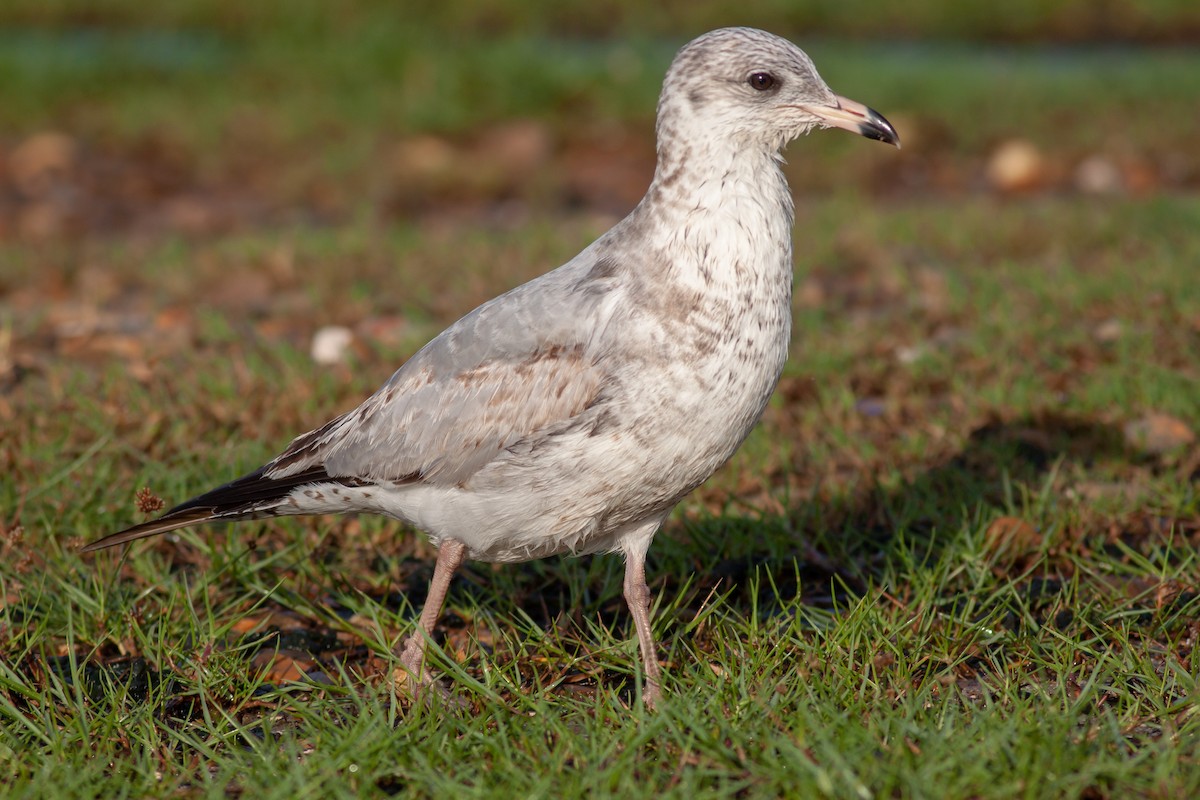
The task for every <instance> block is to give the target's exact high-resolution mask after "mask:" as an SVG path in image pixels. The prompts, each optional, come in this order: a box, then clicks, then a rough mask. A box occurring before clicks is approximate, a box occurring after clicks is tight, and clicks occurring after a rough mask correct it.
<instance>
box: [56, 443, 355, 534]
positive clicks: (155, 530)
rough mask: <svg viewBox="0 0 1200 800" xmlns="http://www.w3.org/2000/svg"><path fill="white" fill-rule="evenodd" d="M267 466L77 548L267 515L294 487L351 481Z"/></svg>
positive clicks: (319, 470)
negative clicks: (278, 473)
mask: <svg viewBox="0 0 1200 800" xmlns="http://www.w3.org/2000/svg"><path fill="white" fill-rule="evenodd" d="M268 466H269V465H268ZM267 469H268V467H267V466H264V467H259V468H258V469H256V470H254V471H253V472H251V473H249V474H248V475H243V476H242V477H240V478H238V479H237V480H233V481H230V482H229V483H227V484H225V485H223V486H218V487H217V488H216V489H213V490H211V491H208V492H205V493H204V494H202V495H199V496H197V497H193V498H192V499H191V500H188V501H186V502H183V503H180V504H179V505H177V506H175V507H174V508H172V509H171V510H170V511H168V512H167V513H165V514H163V515H162V516H161V517H159V518H158V519H154V520H150V521H149V522H143V523H140V524H138V525H133V526H131V527H129V528H125V529H124V530H120V531H117V532H116V533H110V534H109V535H108V536H104V537H102V538H100V539H97V540H96V541H94V542H90V543H89V544H86V545H84V546H83V547H82V548H80V551H79V552H81V553H91V552H94V551H96V550H103V549H104V548H106V547H115V546H116V545H119V544H125V543H126V542H132V541H135V540H137V539H144V538H146V537H147V536H155V535H157V534H160V533H166V532H167V531H173V530H176V529H178V528H186V527H188V526H190V525H198V524H200V523H202V522H208V521H210V520H218V519H224V520H235V519H239V518H245V517H252V516H256V515H271V514H272V513H278V512H272V511H271V510H270V509H271V508H272V504H273V503H274V501H277V500H282V499H283V498H285V497H287V496H288V494H290V493H291V491H292V490H293V489H295V488H296V487H298V486H303V485H305V484H309V483H319V482H321V481H327V480H337V481H343V482H344V481H350V480H353V479H350V478H330V477H329V474H328V473H327V472H326V471H325V468H324V467H323V466H316V467H309V468H308V469H305V470H302V471H300V472H297V473H295V474H293V475H287V476H285V477H282V478H273V477H270V476H268V475H267V474H266V472H267Z"/></svg>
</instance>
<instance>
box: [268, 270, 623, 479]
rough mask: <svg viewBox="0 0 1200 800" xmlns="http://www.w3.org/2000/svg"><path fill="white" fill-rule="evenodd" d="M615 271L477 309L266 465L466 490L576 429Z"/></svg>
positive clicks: (596, 383) (559, 275) (558, 274)
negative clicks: (498, 464)
mask: <svg viewBox="0 0 1200 800" xmlns="http://www.w3.org/2000/svg"><path fill="white" fill-rule="evenodd" d="M610 275H611V270H610V269H607V268H605V269H602V270H599V271H597V270H596V269H592V270H585V269H581V268H579V266H576V268H574V269H567V268H563V269H560V270H556V271H555V272H552V273H549V274H547V275H544V276H542V278H539V279H537V280H535V281H532V282H530V283H527V284H525V285H523V286H520V287H518V288H516V289H514V290H513V291H511V292H509V293H507V294H504V295H501V296H500V297H498V298H496V299H495V300H492V301H490V302H488V303H485V304H484V305H482V306H480V307H479V308H477V309H476V310H475V311H473V312H472V313H470V314H468V315H467V316H466V317H463V318H462V319H461V320H459V321H458V322H457V323H455V324H454V325H453V326H451V327H450V328H448V329H447V330H446V331H444V332H443V333H442V334H441V335H440V336H438V337H437V338H436V339H434V340H433V341H432V342H430V343H429V344H428V345H426V346H425V347H424V348H423V349H422V350H421V351H420V352H419V353H417V354H416V355H415V356H413V357H412V358H411V359H410V360H409V361H408V362H407V363H406V364H405V365H404V366H403V367H401V368H400V369H399V370H398V371H397V372H396V373H395V374H394V375H393V376H392V377H391V379H390V380H388V382H387V383H385V384H384V385H383V387H382V388H380V389H379V391H377V392H376V393H375V394H374V395H372V396H371V397H370V398H368V399H367V400H366V401H365V402H364V403H363V404H362V405H360V406H359V407H358V408H356V409H354V410H353V411H350V412H348V413H346V414H343V415H342V416H340V417H338V418H337V419H334V420H332V421H331V422H329V423H328V424H326V425H325V426H323V427H321V428H318V429H317V430H315V431H312V432H310V433H307V434H304V435H303V436H300V437H298V438H297V439H295V440H294V441H293V442H292V443H291V444H290V445H289V446H288V448H287V449H286V450H285V451H284V452H283V453H281V454H280V455H279V456H278V457H276V458H275V459H274V460H273V461H271V462H270V463H269V464H267V465H266V467H265V468H264V470H263V473H264V476H265V477H267V478H270V479H275V480H279V479H284V478H286V477H288V476H290V475H292V474H295V473H299V472H304V471H306V470H311V469H313V468H315V467H321V468H323V469H324V471H325V472H326V473H327V474H328V475H329V476H330V477H332V478H356V479H360V480H368V481H406V480H421V481H427V482H431V483H438V484H454V483H459V482H462V481H464V480H466V479H467V478H469V477H470V476H471V475H472V474H474V473H475V472H476V471H477V470H479V469H480V468H481V467H483V466H484V465H485V464H487V463H488V462H489V461H491V460H492V459H493V458H495V457H496V456H497V455H498V454H499V453H500V452H501V451H503V450H504V449H505V448H508V447H511V446H512V445H514V444H516V443H518V442H520V441H522V440H524V439H527V438H529V437H532V436H538V435H541V434H548V433H551V432H553V431H555V430H558V429H561V428H562V427H563V426H567V427H569V426H570V424H571V423H572V421H573V420H576V418H577V417H579V415H580V414H581V413H582V412H584V410H585V409H587V408H589V407H591V406H593V405H594V404H595V403H596V402H597V401H598V399H599V398H600V396H601V393H602V391H603V389H604V387H605V379H606V377H607V374H606V370H605V368H604V365H603V359H602V355H603V351H604V347H603V346H602V344H599V342H601V341H602V337H603V331H604V330H605V328H606V327H607V322H608V317H609V316H610V315H611V313H612V308H613V303H612V298H611V297H610V291H609V287H610V281H609V280H608V279H609V276H610Z"/></svg>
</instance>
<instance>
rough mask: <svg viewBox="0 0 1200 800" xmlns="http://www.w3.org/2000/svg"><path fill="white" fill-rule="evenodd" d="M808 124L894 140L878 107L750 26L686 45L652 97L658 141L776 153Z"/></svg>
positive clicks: (782, 41) (790, 46)
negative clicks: (838, 89) (849, 94)
mask: <svg viewBox="0 0 1200 800" xmlns="http://www.w3.org/2000/svg"><path fill="white" fill-rule="evenodd" d="M814 127H822V128H827V127H835V128H844V129H846V130H849V131H852V132H854V133H858V134H860V135H862V136H866V137H867V138H869V139H877V140H879V141H881V142H887V143H888V144H893V145H895V146H896V147H899V146H900V138H899V136H897V135H896V130H895V128H893V127H892V126H891V124H890V123H889V122H888V121H887V120H886V119H884V118H883V116H882V115H881V114H879V113H878V112H876V111H873V110H872V109H870V108H867V107H866V106H864V105H863V104H861V103H856V102H854V101H853V100H849V99H847V98H845V97H839V96H838V95H836V94H834V93H833V92H832V91H831V90H830V88H829V86H827V85H826V83H825V81H823V80H822V79H821V76H820V75H818V74H817V70H816V68H815V67H814V66H813V63H812V59H810V58H809V57H808V56H807V55H806V54H805V53H804V51H803V50H801V49H800V48H798V47H796V45H794V44H792V43H791V42H789V41H788V40H787V39H782V38H780V37H778V36H775V35H774V34H770V33H767V32H766V31H760V30H756V29H754V28H722V29H720V30H716V31H712V32H710V33H706V34H704V35H703V36H701V37H699V38H697V39H693V40H692V41H691V42H689V43H688V44H687V45H685V46H684V47H683V49H682V50H680V51H679V53H678V54H677V55H676V56H675V60H674V61H673V62H672V63H671V68H670V69H669V70H668V71H667V77H666V80H665V81H664V83H663V92H662V96H661V97H660V99H659V103H658V133H659V147H660V149H662V148H663V147H669V146H670V144H669V143H670V142H671V141H672V140H673V139H675V138H677V137H682V139H683V140H684V141H689V142H701V141H707V142H709V143H711V144H726V145H729V146H732V147H735V148H742V149H745V148H754V149H761V150H764V151H767V152H770V153H776V152H778V151H779V150H780V148H782V147H783V146H784V145H785V144H787V143H788V142H790V141H791V140H793V139H795V138H797V137H798V136H802V135H804V134H805V133H807V132H808V131H810V130H811V129H813V128H814Z"/></svg>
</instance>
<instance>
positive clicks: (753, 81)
mask: <svg viewBox="0 0 1200 800" xmlns="http://www.w3.org/2000/svg"><path fill="white" fill-rule="evenodd" d="M747 83H749V84H750V86H751V87H752V88H755V89H757V90H758V91H760V92H765V91H767V90H768V89H774V88H775V83H776V81H775V76H774V75H772V74H771V73H769V72H755V73H752V74H751V75H750V80H749V81H747Z"/></svg>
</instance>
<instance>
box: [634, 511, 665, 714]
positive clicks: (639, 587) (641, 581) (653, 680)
mask: <svg viewBox="0 0 1200 800" xmlns="http://www.w3.org/2000/svg"><path fill="white" fill-rule="evenodd" d="M655 527H657V526H655ZM647 544H649V542H648V541H647ZM625 602H626V603H627V604H628V605H629V611H630V613H631V614H633V625H634V627H635V628H637V637H638V647H639V648H640V649H641V651H642V668H643V669H644V671H645V673H646V685H645V687H643V689H642V700H643V701H644V702H645V703H646V705H647V706H648V707H649V708H651V709H652V708H654V706H655V704H656V703H657V702H658V701H659V699H660V698H661V697H662V688H661V686H660V685H659V684H660V676H661V670H660V668H659V666H658V652H657V648H656V647H655V645H654V634H653V633H652V632H651V630H650V587H649V586H647V585H646V548H645V547H633V548H629V549H626V551H625Z"/></svg>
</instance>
